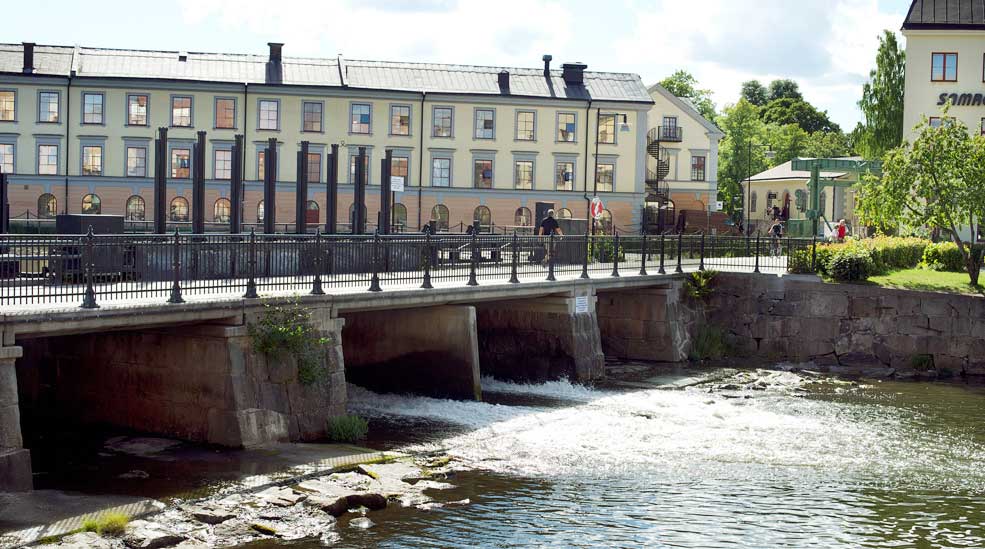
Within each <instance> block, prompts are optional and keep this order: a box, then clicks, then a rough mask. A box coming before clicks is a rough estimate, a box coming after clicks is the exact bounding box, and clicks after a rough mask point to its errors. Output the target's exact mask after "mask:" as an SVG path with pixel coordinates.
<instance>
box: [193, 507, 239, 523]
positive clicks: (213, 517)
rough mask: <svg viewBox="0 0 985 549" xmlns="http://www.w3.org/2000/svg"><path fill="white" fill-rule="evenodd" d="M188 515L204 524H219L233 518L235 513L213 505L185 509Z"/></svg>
mask: <svg viewBox="0 0 985 549" xmlns="http://www.w3.org/2000/svg"><path fill="white" fill-rule="evenodd" d="M186 511H187V512H188V514H189V515H191V516H192V517H194V518H195V520H197V521H199V522H204V523H205V524H220V523H223V522H226V521H227V520H229V519H231V518H234V517H235V516H236V515H235V514H233V513H231V512H229V511H225V510H222V509H217V508H214V507H191V508H188V509H186Z"/></svg>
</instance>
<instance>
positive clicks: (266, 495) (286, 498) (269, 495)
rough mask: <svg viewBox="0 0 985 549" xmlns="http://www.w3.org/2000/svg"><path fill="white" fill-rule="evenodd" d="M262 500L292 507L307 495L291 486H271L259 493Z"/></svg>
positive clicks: (258, 495) (279, 505)
mask: <svg viewBox="0 0 985 549" xmlns="http://www.w3.org/2000/svg"><path fill="white" fill-rule="evenodd" d="M257 497H259V498H260V499H261V500H263V501H265V502H267V503H269V504H271V505H276V506H278V507H290V506H292V505H294V504H295V503H297V502H299V501H301V500H303V499H304V498H305V496H304V495H303V494H299V493H297V492H295V491H294V490H291V489H290V488H279V487H276V486H274V487H271V488H267V489H266V490H264V491H262V492H260V493H259V494H257Z"/></svg>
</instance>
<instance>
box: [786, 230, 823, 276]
mask: <svg viewBox="0 0 985 549" xmlns="http://www.w3.org/2000/svg"><path fill="white" fill-rule="evenodd" d="M787 267H788V268H789V267H790V257H789V256H787ZM811 272H812V273H814V274H817V233H816V232H815V233H813V234H811Z"/></svg>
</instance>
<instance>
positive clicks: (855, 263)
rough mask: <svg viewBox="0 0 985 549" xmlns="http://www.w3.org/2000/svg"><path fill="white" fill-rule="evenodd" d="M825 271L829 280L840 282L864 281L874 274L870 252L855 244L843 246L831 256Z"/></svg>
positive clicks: (873, 264)
mask: <svg viewBox="0 0 985 549" xmlns="http://www.w3.org/2000/svg"><path fill="white" fill-rule="evenodd" d="M827 271H828V274H829V275H830V276H831V278H833V279H835V280H838V281H840V282H851V281H858V280H866V279H867V278H869V276H870V275H872V274H875V263H874V262H873V261H872V252H871V251H870V250H869V249H868V248H866V247H864V246H860V245H857V244H853V245H849V246H844V247H842V248H841V249H840V250H837V251H836V252H834V254H833V255H832V256H831V259H830V261H829V262H828V264H827Z"/></svg>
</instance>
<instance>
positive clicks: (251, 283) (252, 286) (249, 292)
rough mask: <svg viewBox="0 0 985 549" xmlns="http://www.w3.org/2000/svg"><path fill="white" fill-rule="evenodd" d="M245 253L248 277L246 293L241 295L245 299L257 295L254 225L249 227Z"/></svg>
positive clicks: (255, 234)
mask: <svg viewBox="0 0 985 549" xmlns="http://www.w3.org/2000/svg"><path fill="white" fill-rule="evenodd" d="M247 253H248V254H249V256H250V257H249V258H248V259H247V260H246V265H247V266H248V267H249V269H248V270H249V278H247V279H246V293H245V294H244V295H243V297H244V298H246V299H256V298H257V297H259V296H258V295H257V281H256V272H257V231H256V227H250V246H249V248H247Z"/></svg>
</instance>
